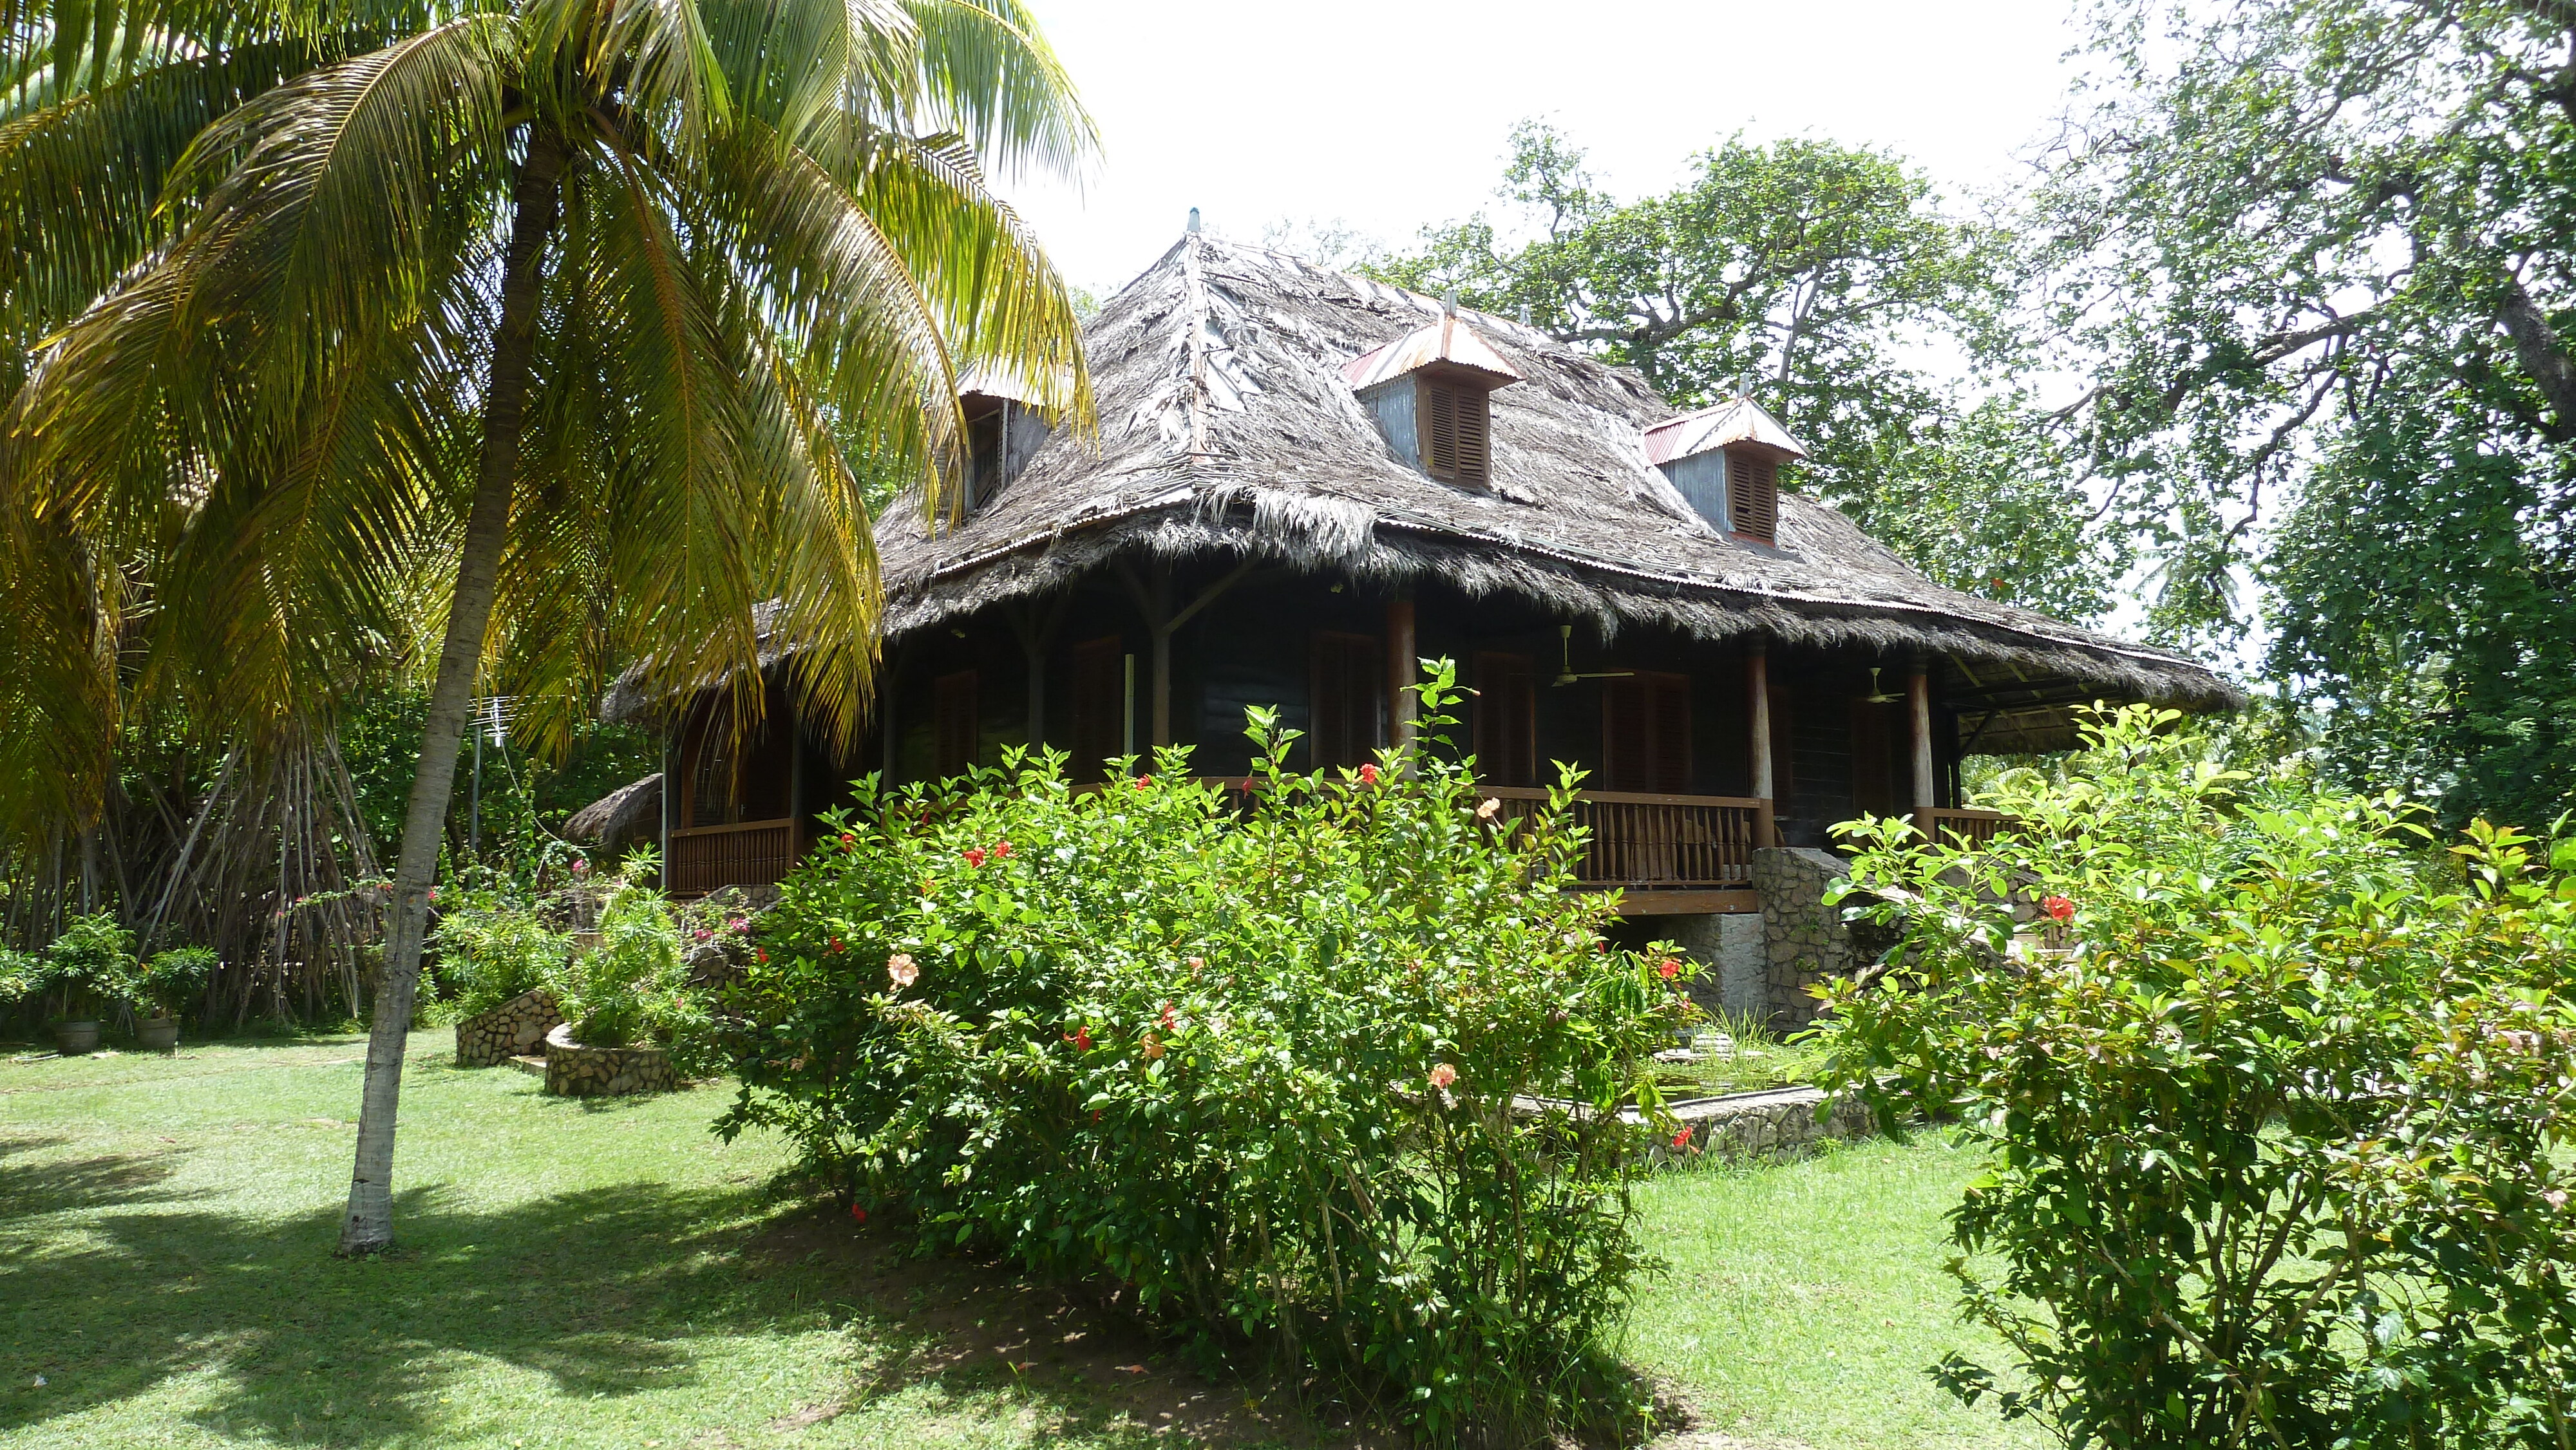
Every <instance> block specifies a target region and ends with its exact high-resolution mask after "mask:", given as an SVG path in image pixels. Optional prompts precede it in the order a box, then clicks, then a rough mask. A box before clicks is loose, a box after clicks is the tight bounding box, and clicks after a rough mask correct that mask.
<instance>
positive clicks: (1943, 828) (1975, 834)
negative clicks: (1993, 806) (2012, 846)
mask: <svg viewBox="0 0 2576 1450" xmlns="http://www.w3.org/2000/svg"><path fill="white" fill-rule="evenodd" d="M2020 828H2021V822H2020V821H2018V820H2015V819H2014V818H2013V817H2011V816H2008V815H2005V814H2004V813H2003V812H2001V811H1967V810H1950V809H1947V808H1935V807H1928V806H1927V807H1924V808H1922V809H1920V810H1917V811H1916V812H1915V813H1914V829H1916V830H1918V831H1921V832H1922V833H1923V838H1924V839H1925V840H1927V841H1938V842H1941V843H1943V844H1948V842H1949V840H1950V838H1951V837H1953V836H1955V837H1958V838H1959V844H1961V845H1962V846H1964V847H1966V848H1967V849H1968V850H1971V851H1981V850H1984V849H1985V848H1986V847H1988V846H1991V845H1993V844H1994V843H1995V837H1997V836H2005V835H2010V834H2011V833H2012V832H2014V831H2016V830H2019V829H2020Z"/></svg>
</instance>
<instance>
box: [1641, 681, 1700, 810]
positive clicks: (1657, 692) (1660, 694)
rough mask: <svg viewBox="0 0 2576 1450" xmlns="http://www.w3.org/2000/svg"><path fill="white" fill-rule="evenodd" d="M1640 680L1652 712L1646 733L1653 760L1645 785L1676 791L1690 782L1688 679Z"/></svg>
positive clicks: (1677, 792)
mask: <svg viewBox="0 0 2576 1450" xmlns="http://www.w3.org/2000/svg"><path fill="white" fill-rule="evenodd" d="M1640 683H1642V684H1644V685H1645V687H1646V696H1647V705H1648V709H1649V710H1650V711H1651V712H1652V713H1651V714H1650V716H1649V717H1648V720H1647V733H1648V734H1649V735H1650V736H1651V737H1652V739H1653V744H1652V745H1651V747H1650V749H1651V750H1652V752H1653V753H1652V755H1651V756H1650V757H1649V758H1650V759H1651V760H1652V762H1653V764H1652V766H1651V767H1650V768H1649V770H1648V772H1647V774H1648V776H1649V779H1650V782H1651V783H1650V784H1648V785H1647V786H1646V789H1648V790H1651V791H1661V792H1663V793H1665V794H1667V795H1680V794H1682V793H1683V792H1685V791H1688V790H1689V789H1690V784H1691V748H1690V747H1691V737H1690V680H1689V679H1688V678H1687V677H1686V676H1682V675H1649V676H1646V677H1644V678H1643V679H1642V680H1641V681H1640Z"/></svg>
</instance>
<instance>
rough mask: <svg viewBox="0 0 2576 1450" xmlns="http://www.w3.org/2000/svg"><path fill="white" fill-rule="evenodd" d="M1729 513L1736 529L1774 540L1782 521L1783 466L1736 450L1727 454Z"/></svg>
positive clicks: (1753, 535) (1727, 502)
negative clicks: (1781, 469) (1781, 474)
mask: <svg viewBox="0 0 2576 1450" xmlns="http://www.w3.org/2000/svg"><path fill="white" fill-rule="evenodd" d="M1726 513H1727V518H1728V520H1729V521H1730V522H1731V523H1732V524H1733V525H1734V526H1735V532H1736V533H1739V534H1742V535H1743V536H1745V537H1746V538H1748V539H1759V540H1761V541H1762V542H1763V543H1766V544H1767V543H1770V542H1771V541H1772V537H1773V535H1774V532H1775V531H1776V530H1777V529H1778V527H1779V521H1780V465H1779V464H1778V463H1777V462H1776V461H1774V460H1772V459H1768V458H1756V457H1754V456H1753V455H1752V454H1751V453H1749V452H1747V451H1745V450H1743V449H1736V450H1733V451H1730V452H1729V453H1728V454H1727V455H1726Z"/></svg>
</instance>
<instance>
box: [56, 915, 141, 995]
mask: <svg viewBox="0 0 2576 1450" xmlns="http://www.w3.org/2000/svg"><path fill="white" fill-rule="evenodd" d="M139 965H140V964H139V963H137V962H136V961H135V959H134V933H132V932H130V931H128V930H126V929H125V928H124V927H123V926H121V925H119V924H118V923H117V920H116V915H115V913H113V912H106V911H101V912H94V913H92V914H90V915H88V916H75V917H73V918H72V919H71V921H70V923H69V924H68V925H67V926H65V927H64V929H63V934H62V935H61V936H58V937H56V938H54V940H53V943H52V945H50V946H48V947H46V948H45V952H44V958H43V973H42V982H41V983H40V985H41V986H42V987H44V988H48V989H50V990H52V991H53V992H54V993H55V1000H56V1001H58V1002H59V1003H61V1005H62V1018H63V1020H65V1021H80V1020H84V1019H87V1018H92V1017H100V1016H104V1015H106V1014H108V1013H110V1012H113V1011H115V1010H116V1009H117V1008H119V1007H122V1006H126V1005H128V1004H130V1003H132V1002H133V1001H134V1000H135V980H134V979H135V972H136V968H137V967H138V966H139Z"/></svg>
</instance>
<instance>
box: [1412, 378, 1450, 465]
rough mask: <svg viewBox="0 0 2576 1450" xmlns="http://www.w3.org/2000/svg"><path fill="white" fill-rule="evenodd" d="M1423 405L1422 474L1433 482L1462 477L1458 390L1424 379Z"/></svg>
mask: <svg viewBox="0 0 2576 1450" xmlns="http://www.w3.org/2000/svg"><path fill="white" fill-rule="evenodd" d="M1417 396H1419V397H1420V399H1421V401H1422V417H1421V424H1422V428H1421V432H1422V471H1423V472H1425V473H1428V474H1430V475H1431V476H1432V477H1433V478H1455V477H1457V476H1458V389H1457V387H1456V385H1454V384H1451V383H1435V382H1432V381H1430V380H1429V379H1427V378H1426V379H1424V380H1423V383H1422V388H1421V392H1420V393H1419V394H1418V395H1417Z"/></svg>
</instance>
